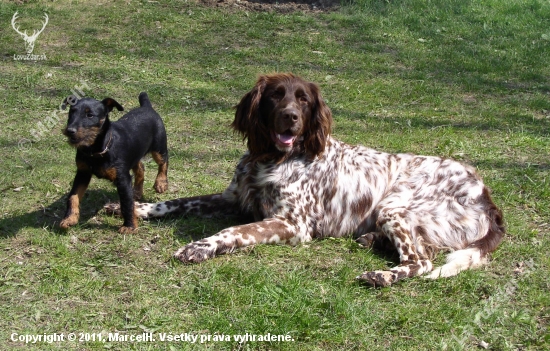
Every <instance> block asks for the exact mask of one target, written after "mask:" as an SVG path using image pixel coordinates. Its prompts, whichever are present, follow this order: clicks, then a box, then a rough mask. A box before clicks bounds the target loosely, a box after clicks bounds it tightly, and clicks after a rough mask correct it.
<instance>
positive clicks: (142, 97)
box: [139, 92, 153, 107]
mask: <svg viewBox="0 0 550 351" xmlns="http://www.w3.org/2000/svg"><path fill="white" fill-rule="evenodd" d="M139 106H141V107H153V105H151V101H149V96H148V95H147V93H146V92H142V93H140V94H139Z"/></svg>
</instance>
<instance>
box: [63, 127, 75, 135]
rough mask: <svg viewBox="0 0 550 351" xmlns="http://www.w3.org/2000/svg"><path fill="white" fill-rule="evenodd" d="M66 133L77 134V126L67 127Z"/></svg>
mask: <svg viewBox="0 0 550 351" xmlns="http://www.w3.org/2000/svg"><path fill="white" fill-rule="evenodd" d="M65 134H66V135H75V134H76V129H75V128H67V129H65Z"/></svg>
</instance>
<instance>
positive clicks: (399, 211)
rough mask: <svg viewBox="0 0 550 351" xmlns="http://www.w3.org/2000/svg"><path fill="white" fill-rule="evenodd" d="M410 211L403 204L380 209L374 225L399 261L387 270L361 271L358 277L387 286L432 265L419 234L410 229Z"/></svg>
mask: <svg viewBox="0 0 550 351" xmlns="http://www.w3.org/2000/svg"><path fill="white" fill-rule="evenodd" d="M413 216H414V214H413V213H411V212H410V211H407V210H406V209H404V208H394V209H382V210H381V211H380V214H379V217H378V223H377V226H378V227H379V228H380V229H381V231H382V233H384V235H386V237H388V239H390V241H391V242H392V243H393V245H394V246H395V248H396V249H397V252H398V253H399V261H400V263H399V265H398V266H397V267H394V268H392V269H390V270H387V271H370V272H365V273H363V274H361V275H360V276H358V277H357V279H358V280H361V281H364V282H365V283H367V284H369V285H372V286H375V287H379V286H389V285H391V284H393V283H395V282H397V281H399V280H401V279H403V278H407V277H414V276H417V275H421V274H424V273H426V272H429V271H431V270H432V269H433V265H432V262H431V261H430V259H429V258H428V255H427V252H426V248H425V246H424V244H423V242H422V239H421V238H420V237H418V238H415V236H414V235H413V233H412V230H413V229H412V228H411V227H412V226H411V222H412V217H413Z"/></svg>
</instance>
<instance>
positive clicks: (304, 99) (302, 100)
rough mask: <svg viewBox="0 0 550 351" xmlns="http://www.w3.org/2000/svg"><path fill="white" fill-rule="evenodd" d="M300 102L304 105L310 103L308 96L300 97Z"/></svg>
mask: <svg viewBox="0 0 550 351" xmlns="http://www.w3.org/2000/svg"><path fill="white" fill-rule="evenodd" d="M298 101H300V102H301V103H304V104H307V103H308V102H309V100H308V98H307V95H302V96H299V97H298Z"/></svg>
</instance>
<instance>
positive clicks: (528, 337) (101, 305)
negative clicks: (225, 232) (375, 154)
mask: <svg viewBox="0 0 550 351" xmlns="http://www.w3.org/2000/svg"><path fill="white" fill-rule="evenodd" d="M15 11H18V12H19V20H18V24H19V25H20V30H24V29H27V32H28V33H29V34H30V33H31V32H32V29H33V28H36V29H38V28H40V26H41V24H40V20H42V18H43V16H44V13H47V14H48V16H49V23H48V25H47V26H46V28H45V30H44V32H43V33H41V34H40V36H39V37H38V39H37V41H36V45H35V48H34V52H33V53H34V54H36V55H45V56H46V59H45V60H41V61H24V60H15V59H14V55H15V57H16V58H17V55H22V54H24V52H25V48H24V42H23V39H22V38H21V37H20V36H19V35H18V34H17V33H16V32H15V31H14V30H13V29H12V28H11V25H10V21H11V19H12V16H13V14H14V13H15ZM0 23H1V26H0V28H1V35H0V53H1V54H2V55H1V57H0V60H1V64H0V103H1V106H2V107H1V109H0V119H1V121H2V124H1V127H0V165H1V172H0V272H1V275H0V317H1V318H0V349H2V350H8V349H31V350H50V349H72V350H104V349H107V350H127V349H134V350H153V349H154V350H203V349H208V350H463V349H465V350H469V349H478V348H481V347H486V348H488V349H491V350H548V349H550V330H549V320H550V277H549V270H550V256H549V255H548V252H549V251H550V241H549V235H550V64H549V58H550V3H549V2H548V1H546V0H510V1H499V0H479V1H464V0H445V1H443V0H432V1H430V0H419V1H404V0H395V1H393V0H392V1H383V0H357V1H348V2H347V3H345V4H344V5H343V6H342V7H340V8H339V9H338V10H336V11H329V12H320V11H305V12H304V11H299V12H286V13H281V12H277V11H264V12H258V11H253V10H249V9H248V10H247V8H245V7H243V6H236V5H235V6H221V7H215V6H206V5H203V4H200V3H195V2H193V1H176V0H163V1H144V0H143V1H136V0H125V1H121V0H120V1H119V0H117V1H103V2H101V4H100V3H99V2H96V1H85V0H74V1H42V0H33V1H20V2H15V1H6V0H1V2H0ZM275 71H291V72H294V73H296V74H299V75H301V76H303V77H305V78H307V79H309V80H312V81H315V82H318V83H319V84H320V86H321V89H322V92H323V95H324V97H325V99H326V100H327V102H328V104H329V106H330V107H331V108H332V111H333V113H334V118H335V129H334V135H335V137H337V138H339V139H341V140H344V141H346V142H348V143H352V144H364V145H367V146H370V147H373V148H377V149H380V150H383V151H388V152H411V153H418V154H430V155H438V156H444V157H452V158H455V159H458V160H461V161H463V162H467V163H469V164H471V165H474V166H476V167H477V168H478V169H479V173H480V174H481V175H482V176H483V177H484V179H485V181H486V183H487V184H488V185H489V187H490V188H491V189H492V191H493V198H494V201H495V203H496V204H497V205H498V206H499V207H500V208H501V209H502V210H503V212H504V216H505V219H506V225H507V235H506V237H505V239H504V241H503V242H502V244H501V246H500V247H499V249H498V250H497V251H496V252H495V253H494V254H493V255H492V261H491V263H490V265H488V266H486V267H484V268H482V269H479V270H473V271H467V272H464V273H462V274H460V275H458V276H457V277H453V278H449V279H440V280H437V281H426V280H424V279H421V278H416V279H409V280H405V281H403V282H401V283H399V284H396V285H395V286H392V287H390V288H383V289H371V288H367V287H365V286H363V285H361V284H358V283H356V282H355V280H354V277H355V276H356V275H358V274H359V273H361V272H363V271H365V270H372V269H380V268H384V267H388V266H392V265H395V262H394V261H393V260H392V257H388V256H386V255H384V254H382V253H380V252H373V251H370V250H365V249H362V248H360V247H359V246H358V245H357V244H355V243H354V242H353V241H352V240H351V239H338V240H324V241H314V242H311V243H308V244H305V245H299V246H296V247H286V246H267V245H264V246H258V247H253V248H249V249H246V250H242V251H238V252H237V253H235V254H233V255H227V256H220V257H218V258H215V259H213V260H210V261H207V262H205V263H202V264H198V265H182V264H180V263H179V262H175V261H173V260H172V259H171V254H172V253H173V252H174V251H175V250H176V249H177V248H178V247H180V246H182V245H184V244H185V243H188V242H189V241H190V240H192V239H193V238H198V237H201V236H205V235H211V234H213V233H215V232H217V231H218V230H220V229H222V228H225V227H227V226H230V225H233V224H236V219H233V218H210V219H201V218H168V219H162V220H151V221H144V222H141V223H140V229H139V231H138V232H137V233H136V234H134V235H121V234H118V232H117V229H118V227H119V226H120V225H121V223H122V220H121V219H120V218H114V217H111V216H108V215H106V214H105V213H104V212H103V211H102V210H101V209H102V206H103V205H104V204H105V203H107V202H109V201H117V199H118V198H117V195H116V190H115V188H114V187H113V186H112V185H111V184H109V183H108V182H107V181H103V180H101V181H99V180H97V179H94V180H93V181H92V183H91V185H90V188H89V190H88V192H87V194H86V197H85V199H84V200H83V204H82V206H81V219H80V223H79V225H77V226H75V227H73V228H71V229H70V230H69V231H67V232H64V231H61V230H59V229H58V227H57V226H58V224H59V221H60V219H61V217H62V216H63V214H64V211H65V201H66V196H67V193H68V191H69V189H70V186H71V182H72V180H73V177H74V172H75V165H74V155H75V152H74V150H73V149H72V148H71V147H70V146H69V145H68V144H67V143H66V141H65V138H64V137H63V136H62V134H61V130H62V128H63V125H64V122H65V119H66V112H60V111H59V105H60V103H61V102H62V100H63V99H64V98H65V97H66V96H68V95H70V94H72V91H74V92H79V91H80V92H82V93H84V94H86V96H91V97H95V98H98V99H102V98H104V97H107V96H110V97H113V98H115V99H116V100H117V101H119V102H120V103H121V104H122V105H123V106H124V107H125V108H126V109H130V108H133V107H135V106H137V105H138V102H137V96H138V94H139V92H140V91H147V92H148V93H149V97H150V99H151V101H152V102H153V105H154V106H155V107H156V109H157V111H158V112H159V113H160V115H161V116H162V117H163V119H164V121H165V124H166V127H167V132H168V142H169V150H170V169H169V173H168V176H169V181H170V189H169V191H168V192H167V193H164V194H161V195H158V194H156V193H155V192H154V190H153V189H152V185H153V182H154V176H155V173H156V172H155V168H156V166H155V164H154V162H153V160H152V159H150V158H149V159H146V162H145V164H146V180H145V187H146V189H145V194H144V197H145V199H146V200H147V201H157V200H162V199H165V200H168V199H172V198H176V197H184V196H192V195H200V194H210V193H215V192H221V191H223V189H224V188H225V186H226V185H227V184H228V182H229V180H230V179H231V177H232V170H233V168H234V166H235V165H236V162H237V160H238V158H239V156H240V155H241V154H242V153H243V151H244V149H245V146H244V145H243V143H242V141H241V140H240V138H239V137H238V136H237V135H235V134H234V133H233V132H232V131H231V130H230V128H229V124H230V123H231V121H232V118H233V113H234V110H233V108H232V107H233V106H234V105H235V104H236V103H237V102H238V101H239V99H240V97H241V96H243V95H244V94H245V93H246V92H247V91H248V90H249V89H250V88H251V87H252V85H253V84H254V82H255V79H256V77H257V75H258V74H261V73H268V72H275ZM120 116H122V113H120V112H116V113H113V114H112V118H114V119H117V118H119V117H120ZM37 131H41V133H39V132H37ZM442 260H443V255H441V256H440V257H438V259H437V263H441V262H442ZM55 333H57V334H58V335H59V334H63V337H64V340H57V341H53V342H51V343H50V342H48V341H51V340H50V339H48V340H46V342H44V341H39V342H36V343H32V342H31V343H25V341H24V338H25V336H29V337H31V336H34V337H38V336H41V337H42V338H46V339H47V338H49V337H51V335H53V334H55ZM69 333H75V336H76V337H77V339H80V338H82V339H81V341H78V340H77V341H69V340H68V337H69ZM109 333H111V336H112V335H115V333H119V336H126V337H128V338H134V339H135V338H136V337H139V336H141V335H142V334H143V333H145V334H144V335H149V334H148V333H152V334H151V335H153V337H154V338H155V339H156V341H155V342H150V341H143V342H138V341H135V340H134V341H116V340H113V338H111V339H109V338H108V336H109ZM247 333H248V335H252V336H254V337H255V340H251V339H253V338H252V337H251V338H249V340H247V341H246V342H242V343H239V341H237V340H234V336H235V335H241V336H245V335H246V334H247ZM268 333H269V335H268ZM180 334H181V335H180ZM273 335H274V336H281V335H282V336H284V340H279V341H271V340H268V341H266V340H264V339H270V336H273ZM165 336H166V337H170V336H172V337H173V336H177V337H180V336H181V337H183V338H185V337H187V338H191V337H196V338H197V340H196V341H195V342H194V343H193V342H192V340H191V339H187V340H185V339H184V340H181V341H180V340H173V339H172V340H165V341H161V340H160V338H161V337H165ZM227 338H229V339H231V340H230V341H227V340H226V339H227Z"/></svg>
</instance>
